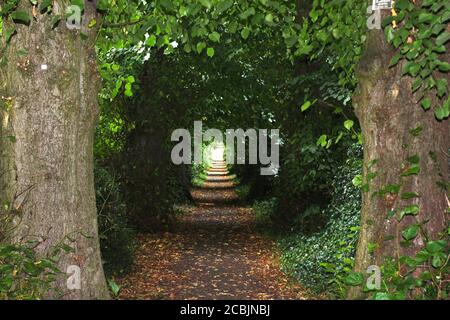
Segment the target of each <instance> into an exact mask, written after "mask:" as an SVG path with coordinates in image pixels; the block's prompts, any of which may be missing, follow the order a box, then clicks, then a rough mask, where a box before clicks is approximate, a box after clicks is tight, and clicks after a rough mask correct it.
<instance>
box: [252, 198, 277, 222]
mask: <svg viewBox="0 0 450 320" xmlns="http://www.w3.org/2000/svg"><path fill="white" fill-rule="evenodd" d="M276 206H277V199H276V198H271V199H269V200H257V201H255V202H254V203H253V212H254V213H255V218H256V223H257V224H259V225H264V226H270V225H271V224H272V222H273V215H274V213H275V208H276Z"/></svg>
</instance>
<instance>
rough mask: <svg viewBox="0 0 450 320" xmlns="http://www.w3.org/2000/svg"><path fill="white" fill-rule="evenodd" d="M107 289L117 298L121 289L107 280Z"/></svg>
mask: <svg viewBox="0 0 450 320" xmlns="http://www.w3.org/2000/svg"><path fill="white" fill-rule="evenodd" d="M108 285H109V288H110V289H111V292H112V294H113V295H114V296H117V295H118V294H119V292H120V289H121V287H120V286H119V285H118V284H117V283H115V282H114V280H108Z"/></svg>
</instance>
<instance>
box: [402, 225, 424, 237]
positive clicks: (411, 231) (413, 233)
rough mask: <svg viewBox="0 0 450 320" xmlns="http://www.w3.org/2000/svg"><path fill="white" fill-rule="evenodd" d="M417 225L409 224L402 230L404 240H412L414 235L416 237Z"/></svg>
mask: <svg viewBox="0 0 450 320" xmlns="http://www.w3.org/2000/svg"><path fill="white" fill-rule="evenodd" d="M419 229H420V228H419V225H417V224H413V225H411V226H409V227H408V228H407V229H405V230H403V231H402V236H403V238H404V239H405V240H412V239H414V238H415V237H417V234H418V233H419Z"/></svg>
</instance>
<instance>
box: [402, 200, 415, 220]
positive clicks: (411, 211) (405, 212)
mask: <svg viewBox="0 0 450 320" xmlns="http://www.w3.org/2000/svg"><path fill="white" fill-rule="evenodd" d="M418 213H419V206H418V205H415V204H413V205H410V206H408V207H406V208H404V209H403V210H402V211H401V212H400V219H399V220H400V221H401V220H402V219H403V217H404V216H415V215H417V214H418Z"/></svg>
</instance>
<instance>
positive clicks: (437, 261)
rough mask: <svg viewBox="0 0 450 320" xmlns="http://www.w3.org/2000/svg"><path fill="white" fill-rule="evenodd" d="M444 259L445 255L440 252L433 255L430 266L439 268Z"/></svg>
mask: <svg viewBox="0 0 450 320" xmlns="http://www.w3.org/2000/svg"><path fill="white" fill-rule="evenodd" d="M446 258H447V257H446V255H445V254H444V253H442V252H440V253H437V254H434V255H433V259H431V265H432V266H433V267H434V268H436V269H437V268H440V267H442V266H443V265H444V261H445V259H446Z"/></svg>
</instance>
